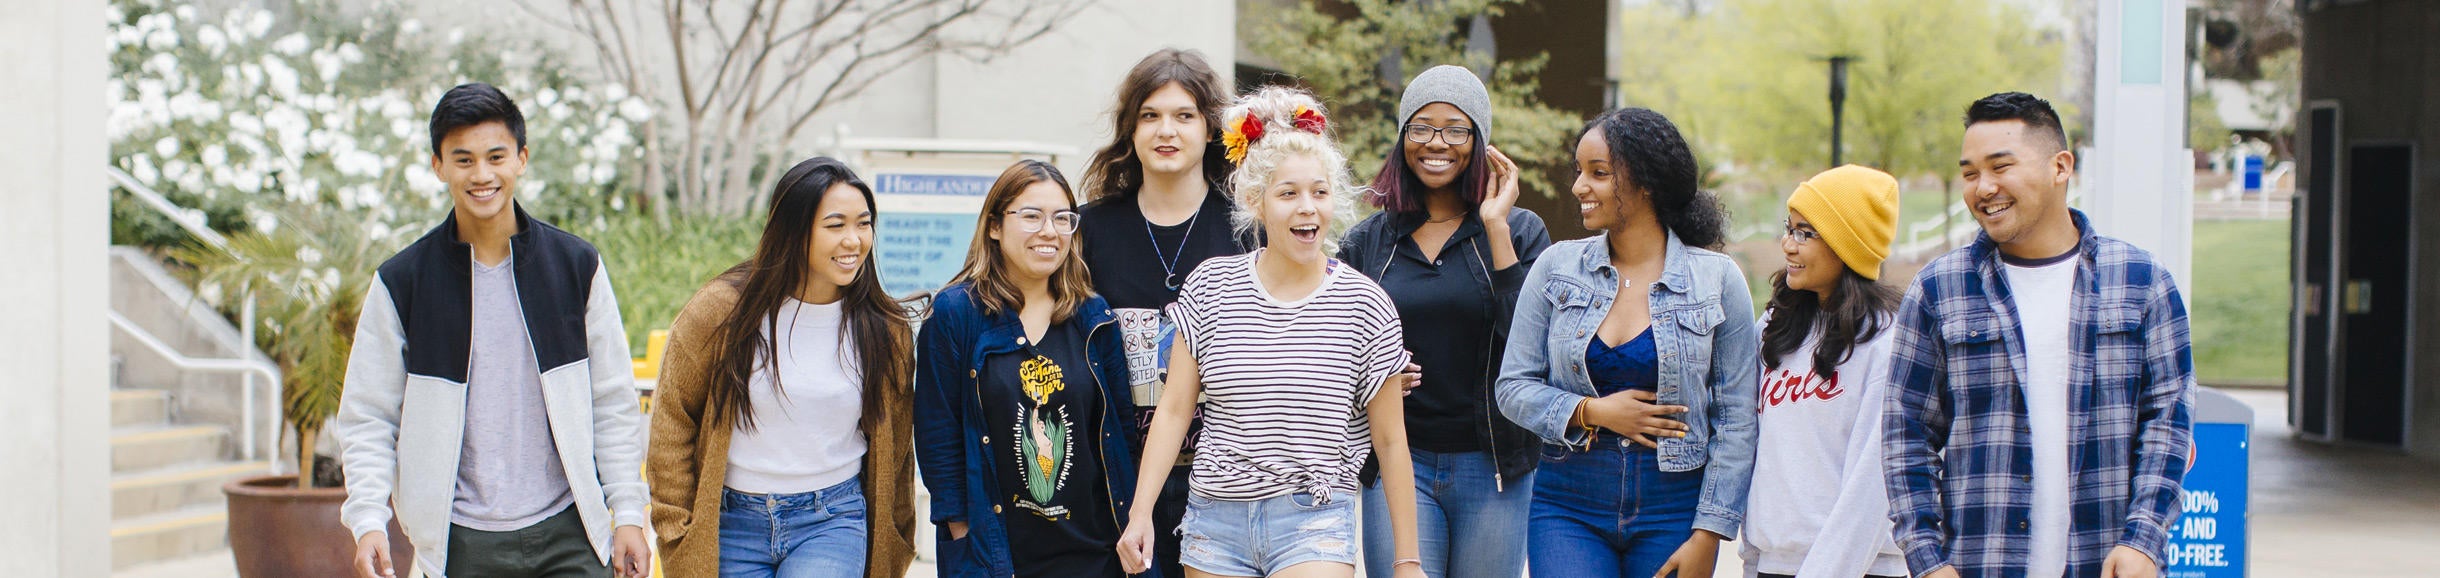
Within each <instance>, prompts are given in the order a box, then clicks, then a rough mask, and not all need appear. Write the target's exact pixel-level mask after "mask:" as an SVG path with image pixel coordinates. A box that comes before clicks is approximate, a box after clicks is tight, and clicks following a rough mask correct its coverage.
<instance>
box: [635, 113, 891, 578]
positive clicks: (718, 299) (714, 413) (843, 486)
mask: <svg viewBox="0 0 2440 578" xmlns="http://www.w3.org/2000/svg"><path fill="white" fill-rule="evenodd" d="M779 181H780V184H779V187H778V189H777V190H775V191H773V192H772V195H771V197H772V200H771V218H770V221H769V223H768V224H767V225H765V226H764V228H763V236H762V242H761V245H760V247H759V248H758V249H757V250H756V251H755V253H754V256H753V257H752V258H751V259H749V260H747V261H746V262H744V263H739V264H738V265H737V266H736V267H732V268H730V269H729V270H728V272H726V273H722V274H721V275H720V276H719V277H716V278H714V279H713V280H712V281H711V282H710V283H708V284H706V285H705V286H704V287H703V289H702V290H700V291H697V292H695V296H694V297H693V298H691V299H690V300H688V302H687V304H686V307H685V309H684V310H682V311H680V312H679V313H678V319H677V321H676V323H674V324H673V325H674V326H673V327H671V328H670V338H669V350H668V353H667V358H666V360H665V361H664V364H663V369H662V372H661V382H660V386H659V388H658V391H656V392H655V393H654V398H655V399H654V404H653V419H652V446H651V450H650V452H649V455H648V459H649V461H648V463H647V468H648V470H649V473H650V478H651V481H652V502H653V503H652V519H653V525H654V527H655V528H657V529H658V530H659V533H660V546H661V556H662V560H663V563H662V569H663V570H664V571H665V574H666V575H667V576H669V577H670V578H686V577H694V576H724V577H735V576H745V577H771V578H800V577H834V576H856V575H863V576H867V577H873V578H880V577H889V578H896V577H899V576H903V575H905V574H906V570H907V566H908V564H910V563H911V562H912V561H913V559H914V547H913V546H912V542H911V541H910V540H911V539H912V537H913V532H914V528H915V512H914V508H913V502H912V498H911V496H910V495H909V494H910V492H911V490H912V488H913V484H912V481H913V480H912V478H911V475H912V471H911V469H912V468H911V464H912V462H913V460H912V453H913V448H914V445H913V442H912V440H911V438H912V436H913V434H912V430H911V429H910V428H911V424H910V421H909V415H910V414H911V413H912V410H911V407H912V402H911V399H912V398H911V395H912V391H911V389H910V384H909V381H910V380H911V379H912V375H913V370H912V367H911V364H912V357H913V356H912V350H913V347H912V345H911V344H912V339H911V334H912V331H911V329H910V327H909V322H908V319H907V316H906V309H905V308H903V307H902V306H900V305H899V303H898V302H897V301H896V300H893V299H891V298H890V297H889V295H888V294H886V293H884V292H883V291H882V290H881V283H880V281H879V280H878V279H876V278H875V275H874V266H873V263H872V260H871V258H870V257H871V256H872V245H873V221H874V220H875V218H876V216H875V215H874V210H875V208H874V206H873V192H872V188H871V187H869V186H866V185H865V184H864V182H863V181H861V180H858V179H857V178H856V176H855V174H854V173H852V172H850V171H848V169H847V167H846V165H843V164H840V163H839V162H838V161H836V160H832V159H828V158H815V159H811V160H807V161H805V162H803V163H799V164H797V165H796V167H795V168H793V169H790V170H789V171H788V172H787V174H785V175H783V176H781V177H780V180H779Z"/></svg>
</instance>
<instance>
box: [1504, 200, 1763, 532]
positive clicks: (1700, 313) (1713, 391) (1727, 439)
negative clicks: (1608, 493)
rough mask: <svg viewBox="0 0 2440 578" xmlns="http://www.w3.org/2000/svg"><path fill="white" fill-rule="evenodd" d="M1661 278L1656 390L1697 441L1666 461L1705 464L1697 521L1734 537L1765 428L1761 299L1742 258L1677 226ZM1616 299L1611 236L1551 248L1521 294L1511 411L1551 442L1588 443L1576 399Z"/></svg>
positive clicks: (1584, 392)
mask: <svg viewBox="0 0 2440 578" xmlns="http://www.w3.org/2000/svg"><path fill="white" fill-rule="evenodd" d="M1636 282H1637V283H1647V282H1649V281H1647V280H1641V279H1639V280H1636ZM1655 285H1656V286H1657V287H1656V288H1655V289H1654V290H1653V291H1652V294H1651V301H1652V338H1653V343H1654V345H1656V346H1657V347H1658V348H1659V350H1660V351H1659V354H1660V359H1659V361H1660V388H1659V391H1658V392H1656V393H1658V394H1659V397H1660V403H1662V404H1665V405H1683V406H1686V407H1687V408H1689V410H1690V411H1688V412H1686V413H1685V414H1684V416H1683V417H1684V419H1685V422H1686V425H1687V426H1688V430H1689V431H1688V432H1687V433H1686V437H1684V438H1663V439H1661V440H1660V450H1659V453H1660V469H1661V471H1665V472H1686V471H1693V470H1695V469H1696V468H1704V471H1703V496H1702V498H1701V499H1700V500H1698V502H1697V503H1696V505H1695V518H1694V527H1695V528H1696V529H1700V530H1710V531H1712V532H1713V533H1716V534H1719V535H1721V536H1724V537H1729V538H1735V537H1736V536H1737V527H1738V526H1739V525H1741V524H1742V523H1743V522H1744V519H1745V491H1746V487H1747V486H1749V485H1751V484H1752V482H1753V478H1752V475H1753V471H1754V438H1755V436H1756V435H1757V430H1755V428H1754V422H1755V410H1754V403H1755V399H1756V394H1755V388H1756V381H1757V380H1759V379H1760V370H1759V369H1758V368H1760V367H1761V366H1762V358H1761V350H1762V336H1761V335H1760V334H1759V333H1756V332H1755V330H1754V298H1753V296H1752V294H1750V293H1748V292H1747V290H1746V283H1745V272H1744V271H1742V270H1740V269H1738V268H1737V262H1736V261H1735V260H1733V259H1730V258H1729V257H1728V256H1727V255H1722V254H1719V253H1715V252H1712V251H1707V250H1704V249H1701V248H1696V247H1688V246H1686V244H1685V243H1683V242H1680V241H1679V240H1678V238H1677V235H1676V234H1671V235H1669V253H1668V256H1667V257H1666V261H1665V262H1664V264H1663V265H1662V269H1661V278H1660V281H1659V282H1658V283H1655ZM1617 298H1618V271H1617V269H1614V268H1612V267H1610V244H1609V235H1607V234H1602V235H1595V236H1593V237H1591V238H1586V239H1577V240H1574V241H1563V242H1560V243H1557V244H1554V245H1551V247H1550V249H1549V250H1547V251H1543V252H1542V259H1541V260H1539V261H1536V262H1534V265H1533V271H1531V272H1529V273H1527V274H1526V275H1525V287H1524V288H1523V289H1522V290H1520V291H1518V295H1517V309H1516V317H1515V319H1514V320H1512V321H1510V326H1509V334H1508V353H1507V355H1506V356H1505V358H1503V359H1502V360H1501V366H1500V382H1499V401H1500V412H1502V413H1505V414H1507V415H1508V419H1509V420H1512V421H1515V422H1516V423H1517V424H1518V425H1522V426H1525V429H1528V430H1533V432H1534V434H1535V435H1539V436H1541V438H1542V440H1543V441H1544V442H1545V443H1549V444H1556V445H1574V444H1581V443H1583V441H1584V433H1583V432H1582V431H1581V430H1577V431H1569V429H1568V427H1567V420H1568V418H1570V417H1573V415H1574V414H1575V410H1576V403H1577V402H1578V401H1581V400H1583V399H1584V398H1586V397H1590V396H1592V395H1593V394H1594V392H1595V391H1596V390H1595V389H1594V388H1593V380H1592V377H1591V376H1589V375H1588V374H1586V373H1585V370H1584V351H1585V346H1586V345H1587V344H1588V343H1590V342H1591V341H1592V339H1593V333H1594V330H1595V329H1598V328H1600V327H1601V319H1602V317H1605V316H1607V315H1609V312H1610V302H1611V301H1614V300H1616V299H1617ZM1706 466H1708V467H1706Z"/></svg>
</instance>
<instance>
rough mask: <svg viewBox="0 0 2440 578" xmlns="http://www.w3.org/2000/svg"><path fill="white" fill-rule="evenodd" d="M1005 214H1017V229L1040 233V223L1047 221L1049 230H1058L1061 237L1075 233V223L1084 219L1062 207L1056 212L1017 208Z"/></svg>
mask: <svg viewBox="0 0 2440 578" xmlns="http://www.w3.org/2000/svg"><path fill="white" fill-rule="evenodd" d="M1007 214H1010V215H1016V216H1017V230H1020V231H1024V232H1027V233H1040V232H1042V223H1043V222H1044V221H1049V222H1050V225H1051V230H1052V231H1056V232H1058V233H1059V235H1060V236H1063V237H1064V236H1068V235H1074V234H1076V225H1077V224H1079V223H1081V222H1083V220H1084V219H1083V217H1079V216H1077V215H1076V212H1075V211H1069V210H1064V209H1063V210H1060V211H1058V212H1044V211H1043V210H1042V209H1017V210H1014V211H1009V212H1008V213H1007Z"/></svg>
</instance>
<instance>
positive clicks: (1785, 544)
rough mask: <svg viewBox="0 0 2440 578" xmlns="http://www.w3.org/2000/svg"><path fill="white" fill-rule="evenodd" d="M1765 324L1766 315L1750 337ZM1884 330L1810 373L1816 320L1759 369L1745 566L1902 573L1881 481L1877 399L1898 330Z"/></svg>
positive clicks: (1822, 576) (1844, 577)
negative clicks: (1831, 368)
mask: <svg viewBox="0 0 2440 578" xmlns="http://www.w3.org/2000/svg"><path fill="white" fill-rule="evenodd" d="M1769 323H1770V317H1769V316H1768V315H1765V316H1764V317H1763V320H1762V321H1761V322H1758V323H1757V324H1756V326H1757V328H1756V330H1755V333H1757V334H1759V333H1761V329H1760V328H1761V327H1765V326H1768V325H1769ZM1881 327H1882V330H1881V332H1880V333H1879V334H1876V335H1874V336H1873V337H1872V339H1871V340H1868V341H1865V342H1863V343H1862V344H1859V345H1857V346H1855V347H1852V348H1849V349H1848V350H1847V359H1846V361H1845V362H1843V363H1840V364H1839V366H1838V368H1837V371H1835V372H1831V373H1832V374H1833V375H1832V376H1831V377H1823V376H1821V375H1818V374H1816V373H1815V372H1814V371H1813V354H1814V351H1815V350H1816V349H1818V348H1819V347H1820V345H1821V337H1822V336H1821V333H1820V332H1819V331H1818V328H1819V326H1818V324H1817V325H1816V329H1817V330H1816V331H1815V332H1814V333H1813V334H1812V335H1811V336H1809V337H1806V338H1805V343H1804V345H1803V346H1802V347H1799V348H1798V349H1797V350H1796V351H1794V352H1791V353H1789V354H1787V355H1785V356H1782V357H1780V358H1779V367H1778V368H1777V369H1772V368H1770V367H1769V366H1768V365H1765V366H1764V367H1763V368H1762V371H1761V375H1762V387H1761V394H1762V399H1761V400H1760V401H1758V402H1757V403H1756V404H1755V407H1757V408H1759V409H1760V411H1761V415H1760V416H1759V417H1758V421H1757V423H1758V426H1757V428H1758V429H1759V432H1758V433H1759V435H1758V436H1757V438H1756V446H1755V453H1754V483H1753V487H1752V488H1751V489H1749V490H1748V493H1747V499H1746V508H1745V512H1746V514H1745V527H1744V532H1745V540H1744V542H1743V545H1742V546H1741V547H1739V548H1738V555H1739V556H1741V557H1743V558H1744V559H1745V561H1746V568H1747V569H1748V570H1750V571H1758V572H1763V573H1770V574H1785V575H1790V576H1795V577H1796V578H1855V577H1857V576H1864V575H1873V576H1905V575H1908V573H1907V569H1906V557H1905V555H1904V553H1902V552H1900V551H1899V550H1898V544H1897V542H1896V541H1895V540H1892V539H1891V538H1890V529H1891V525H1892V523H1891V522H1890V520H1889V488H1888V485H1887V484H1886V483H1885V482H1883V481H1882V475H1883V473H1884V472H1883V468H1882V466H1881V429H1882V428H1881V400H1882V399H1883V398H1885V397H1887V395H1888V390H1889V385H1888V384H1887V383H1885V382H1886V381H1888V376H1889V342H1890V336H1891V335H1893V334H1895V333H1896V332H1895V331H1892V330H1891V329H1889V324H1888V320H1887V318H1884V320H1883V324H1882V325H1881ZM1748 575H1749V576H1750V575H1752V574H1751V573H1749V574H1748Z"/></svg>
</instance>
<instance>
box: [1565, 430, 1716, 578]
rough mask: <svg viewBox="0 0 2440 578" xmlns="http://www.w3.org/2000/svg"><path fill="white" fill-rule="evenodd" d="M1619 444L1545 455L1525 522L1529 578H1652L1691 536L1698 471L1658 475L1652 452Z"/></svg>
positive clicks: (1608, 441)
mask: <svg viewBox="0 0 2440 578" xmlns="http://www.w3.org/2000/svg"><path fill="white" fill-rule="evenodd" d="M1624 440H1625V438H1615V437H1604V438H1603V439H1601V440H1600V441H1598V442H1595V443H1594V445H1593V449H1592V451H1587V452H1567V453H1565V454H1564V455H1553V454H1552V453H1549V452H1545V453H1544V454H1543V457H1542V468H1541V470H1540V471H1538V472H1535V473H1534V478H1535V479H1534V490H1533V508H1532V510H1533V513H1532V514H1531V518H1530V519H1529V520H1527V522H1526V523H1525V527H1526V531H1527V532H1528V533H1530V534H1532V536H1533V537H1532V538H1531V539H1529V540H1527V541H1526V558H1527V560H1528V562H1527V564H1528V565H1529V566H1530V567H1531V568H1532V570H1533V576H1534V578H1643V577H1646V576H1652V575H1654V574H1655V573H1657V572H1659V571H1660V569H1661V565H1662V564H1663V563H1666V562H1667V561H1668V560H1669V556H1670V555H1671V554H1675V553H1677V549H1678V547H1679V546H1682V545H1685V544H1686V538H1688V537H1689V536H1692V535H1693V534H1694V508H1695V502H1696V500H1697V499H1699V498H1701V497H1702V494H1703V470H1702V469H1701V468H1697V469H1695V470H1694V471H1689V472H1663V471H1660V457H1659V456H1657V455H1655V454H1653V453H1652V450H1651V449H1648V448H1643V447H1620V444H1621V442H1623V441H1624ZM1678 578H1703V577H1693V576H1680V577H1678Z"/></svg>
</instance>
